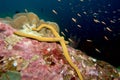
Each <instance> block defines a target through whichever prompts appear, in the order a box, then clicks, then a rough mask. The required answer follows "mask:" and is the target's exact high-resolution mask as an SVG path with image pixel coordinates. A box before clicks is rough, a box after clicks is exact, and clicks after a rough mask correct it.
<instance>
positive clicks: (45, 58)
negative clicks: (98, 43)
mask: <svg viewBox="0 0 120 80" xmlns="http://www.w3.org/2000/svg"><path fill="white" fill-rule="evenodd" d="M20 15H21V14H20ZM20 17H21V16H20ZM15 19H16V18H15ZM26 21H27V20H26ZM16 22H17V21H16ZM17 23H18V24H19V22H17ZM32 24H33V23H32ZM41 24H42V23H41ZM44 24H45V23H44ZM46 24H49V22H48V23H46ZM23 25H24V24H23ZM51 26H52V25H51ZM16 27H19V26H16ZM35 27H36V26H35ZM23 29H24V28H23ZM54 29H55V28H54ZM18 30H20V29H17V28H14V27H13V25H11V26H10V25H9V24H7V23H3V22H0V80H2V79H1V74H2V73H3V72H4V71H7V70H9V71H16V72H19V73H20V74H21V80H79V77H78V75H77V73H76V71H75V70H74V69H73V67H71V65H70V64H69V63H68V61H67V60H66V58H65V56H64V52H63V50H62V46H61V45H60V44H59V43H58V42H55V41H53V42H46V41H44V42H43V41H38V40H36V39H32V38H28V37H23V36H19V35H16V34H14V32H15V31H18ZM55 30H56V29H55ZM21 31H22V29H21ZM23 31H24V30H23ZM30 31H32V29H31V30H30ZM24 32H25V31H24ZM29 34H33V33H29ZM37 34H40V33H39V32H38V33H37V32H36V34H34V35H37ZM46 34H47V35H48V33H46ZM52 35H53V34H52ZM49 37H50V36H49ZM52 37H53V36H52ZM13 38H14V39H13ZM66 46H67V49H68V53H69V55H70V57H71V60H72V62H73V63H74V64H75V65H76V66H77V67H78V68H79V70H80V72H81V74H82V77H83V79H84V80H118V79H119V78H120V76H119V72H118V71H117V70H116V68H115V67H114V66H112V65H110V64H109V63H107V62H104V61H99V60H96V59H94V58H92V57H90V56H87V55H86V54H85V53H83V52H82V51H80V50H76V49H74V48H72V47H70V46H69V45H66ZM2 71H3V72H2Z"/></svg>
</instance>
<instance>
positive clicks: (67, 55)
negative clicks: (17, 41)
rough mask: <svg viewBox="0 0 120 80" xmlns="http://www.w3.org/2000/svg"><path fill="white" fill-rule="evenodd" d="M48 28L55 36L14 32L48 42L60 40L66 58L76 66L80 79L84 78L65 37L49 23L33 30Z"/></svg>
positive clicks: (72, 65)
mask: <svg viewBox="0 0 120 80" xmlns="http://www.w3.org/2000/svg"><path fill="white" fill-rule="evenodd" d="M44 27H45V28H48V29H50V30H51V31H52V33H53V34H54V36H55V38H47V37H39V36H36V35H32V34H27V33H24V32H20V31H16V32H14V33H15V34H16V35H19V36H23V37H28V38H33V39H36V40H38V41H48V42H54V41H58V42H60V44H61V46H62V49H63V53H64V56H65V58H66V60H67V61H68V63H69V64H70V65H71V67H73V68H74V70H75V71H76V72H77V74H78V77H79V79H80V80H83V77H82V74H81V73H80V70H79V69H78V67H77V66H75V64H74V63H73V62H72V60H71V58H70V56H69V54H68V49H67V47H66V45H65V40H64V38H63V37H60V35H59V34H58V33H57V32H56V30H55V29H54V28H53V27H52V26H50V25H48V24H41V25H40V26H39V27H37V28H33V30H35V31H39V30H41V29H42V28H44Z"/></svg>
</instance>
